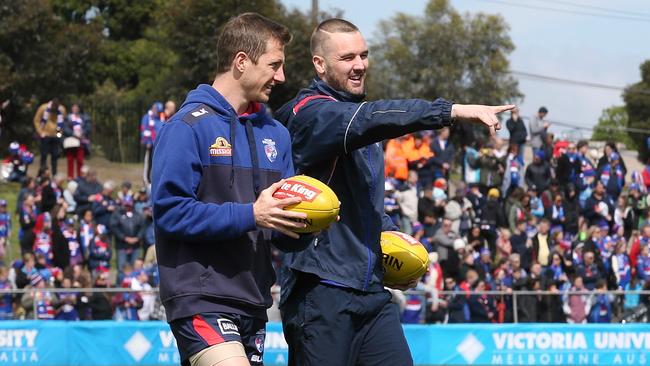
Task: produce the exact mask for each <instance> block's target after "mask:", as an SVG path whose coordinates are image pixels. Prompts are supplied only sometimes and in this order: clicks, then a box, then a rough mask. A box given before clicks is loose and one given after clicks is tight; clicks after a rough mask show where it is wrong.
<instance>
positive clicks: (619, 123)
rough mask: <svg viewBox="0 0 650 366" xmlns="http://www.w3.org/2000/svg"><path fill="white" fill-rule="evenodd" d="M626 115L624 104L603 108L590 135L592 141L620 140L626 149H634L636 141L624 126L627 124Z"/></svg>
mask: <svg viewBox="0 0 650 366" xmlns="http://www.w3.org/2000/svg"><path fill="white" fill-rule="evenodd" d="M628 120H629V118H628V116H627V112H626V111H625V107H624V106H613V107H609V108H607V109H604V110H603V113H602V114H601V116H600V118H599V119H598V124H597V125H596V127H595V129H594V133H593V134H592V135H591V139H592V140H594V141H614V142H622V143H624V144H625V146H626V147H627V148H628V149H632V150H634V149H636V143H635V141H634V140H633V139H631V138H630V136H629V135H628V134H627V132H626V131H625V130H623V129H624V128H626V127H627V126H628Z"/></svg>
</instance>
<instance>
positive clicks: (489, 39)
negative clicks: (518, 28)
mask: <svg viewBox="0 0 650 366" xmlns="http://www.w3.org/2000/svg"><path fill="white" fill-rule="evenodd" d="M507 32H508V26H507V24H506V23H505V21H504V19H503V18H502V17H500V16H495V15H486V14H481V13H479V14H477V15H474V16H472V15H469V14H465V15H461V14H459V13H458V12H457V11H456V10H454V9H453V8H452V7H451V6H450V4H449V1H448V0H432V1H430V2H429V4H428V5H427V7H426V10H425V12H424V15H423V16H411V15H406V14H403V13H398V14H397V15H395V16H394V17H393V18H392V19H390V20H387V21H382V22H381V23H380V28H379V32H378V34H377V39H376V41H375V42H374V43H373V44H372V45H371V57H372V59H371V62H372V64H371V68H372V76H371V80H370V84H371V86H370V87H369V91H370V93H371V96H372V97H373V98H413V97H417V98H425V99H435V98H437V97H444V98H446V99H450V100H453V101H455V102H459V103H485V104H500V103H504V102H515V101H517V100H518V99H519V98H521V97H522V95H521V93H520V92H519V90H518V89H517V82H516V81H515V80H514V79H513V78H512V77H511V76H509V75H508V67H509V63H508V60H507V58H506V56H507V55H508V54H509V53H510V52H512V50H513V49H514V45H513V44H512V42H511V40H510V37H509V36H508V33H507Z"/></svg>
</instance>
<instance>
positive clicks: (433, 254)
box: [429, 252, 438, 263]
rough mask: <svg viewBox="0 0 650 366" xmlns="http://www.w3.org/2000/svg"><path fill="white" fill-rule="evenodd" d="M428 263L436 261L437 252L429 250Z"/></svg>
mask: <svg viewBox="0 0 650 366" xmlns="http://www.w3.org/2000/svg"><path fill="white" fill-rule="evenodd" d="M429 263H438V253H437V252H430V253H429Z"/></svg>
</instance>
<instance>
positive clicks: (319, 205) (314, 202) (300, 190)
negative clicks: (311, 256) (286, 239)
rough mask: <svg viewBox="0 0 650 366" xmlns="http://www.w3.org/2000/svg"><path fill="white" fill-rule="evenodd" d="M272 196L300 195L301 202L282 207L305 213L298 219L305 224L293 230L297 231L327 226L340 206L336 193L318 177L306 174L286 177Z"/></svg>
mask: <svg viewBox="0 0 650 366" xmlns="http://www.w3.org/2000/svg"><path fill="white" fill-rule="evenodd" d="M273 197H275V198H277V199H283V198H288V197H300V198H301V199H302V202H300V203H298V204H295V205H291V206H287V207H285V208H284V209H285V210H289V211H295V212H304V213H306V214H307V218H305V219H304V220H300V221H301V222H304V223H305V224H306V225H307V226H306V227H305V228H303V229H296V230H294V231H295V232H297V233H313V232H316V231H319V230H323V229H325V228H327V227H328V226H329V225H330V224H331V223H333V222H334V221H336V218H337V216H338V215H339V208H340V206H341V203H340V202H339V199H338V198H337V197H336V193H334V191H332V189H331V188H330V187H328V186H327V185H326V184H325V183H323V182H321V181H319V180H318V179H315V178H312V177H308V176H306V175H296V176H293V177H291V178H287V179H286V180H285V181H284V184H282V186H281V187H280V188H279V189H278V190H277V191H275V193H273Z"/></svg>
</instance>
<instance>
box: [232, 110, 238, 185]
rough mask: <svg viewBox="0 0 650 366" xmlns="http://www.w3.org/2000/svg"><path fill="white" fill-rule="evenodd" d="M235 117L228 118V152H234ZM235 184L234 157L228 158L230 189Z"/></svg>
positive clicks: (236, 121)
mask: <svg viewBox="0 0 650 366" xmlns="http://www.w3.org/2000/svg"><path fill="white" fill-rule="evenodd" d="M238 122H239V121H238V120H237V117H231V118H230V151H232V152H233V153H234V152H235V130H236V129H237V123H238ZM234 183H235V155H234V154H233V155H232V156H231V157H230V189H232V186H233V184H234Z"/></svg>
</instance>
